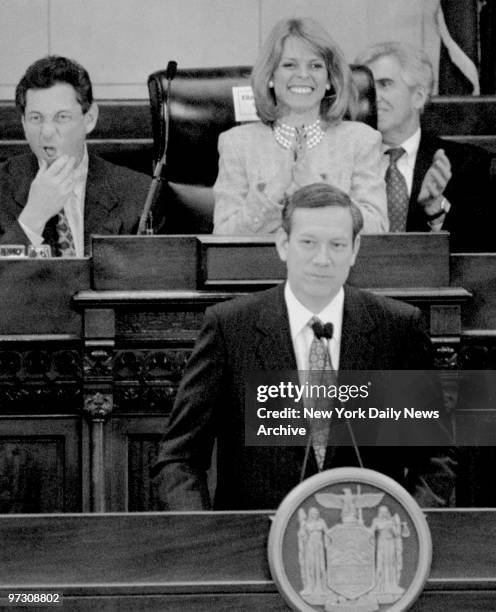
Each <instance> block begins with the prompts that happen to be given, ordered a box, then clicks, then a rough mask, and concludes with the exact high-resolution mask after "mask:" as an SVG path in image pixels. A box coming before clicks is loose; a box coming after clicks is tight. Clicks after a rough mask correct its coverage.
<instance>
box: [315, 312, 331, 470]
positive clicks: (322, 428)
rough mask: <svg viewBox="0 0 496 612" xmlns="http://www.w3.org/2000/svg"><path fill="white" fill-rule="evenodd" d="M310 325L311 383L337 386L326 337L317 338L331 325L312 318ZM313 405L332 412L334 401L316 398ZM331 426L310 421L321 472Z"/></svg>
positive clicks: (317, 420)
mask: <svg viewBox="0 0 496 612" xmlns="http://www.w3.org/2000/svg"><path fill="white" fill-rule="evenodd" d="M308 325H309V326H310V327H311V328H312V330H313V332H314V336H313V339H312V343H311V345H310V351H309V354H308V369H309V370H310V382H311V384H313V385H324V386H325V387H328V386H329V385H332V384H336V372H335V371H334V368H333V367H332V362H331V355H330V353H329V350H328V347H327V340H326V337H317V336H318V335H319V336H320V335H321V333H322V331H320V333H317V332H316V329H320V330H323V329H327V328H328V325H329V324H327V325H326V326H325V327H324V326H323V325H322V321H321V320H320V319H319V318H318V317H312V318H311V319H310V321H309V322H308ZM331 330H332V328H331ZM330 337H332V331H331V333H330V334H327V338H329V339H330ZM312 404H313V407H314V408H315V409H316V410H330V409H331V408H332V399H329V398H327V397H320V398H315V397H314V401H313V402H312ZM329 424H330V422H329V420H327V419H309V426H310V433H311V436H312V446H313V449H314V452H315V459H316V461H317V465H318V467H319V470H321V469H322V467H323V465H324V459H325V455H326V450H327V441H328V438H329Z"/></svg>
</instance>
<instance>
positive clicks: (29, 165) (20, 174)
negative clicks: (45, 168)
mask: <svg viewBox="0 0 496 612" xmlns="http://www.w3.org/2000/svg"><path fill="white" fill-rule="evenodd" d="M20 159H22V158H20ZM12 167H13V172H12V178H13V183H14V185H15V186H16V189H15V192H14V199H15V201H16V204H17V205H18V207H19V213H20V212H21V210H22V209H23V208H24V206H25V205H26V202H27V201H28V195H29V189H30V187H31V183H32V182H33V179H34V177H35V176H36V173H37V172H38V170H39V165H38V160H37V159H36V157H35V156H34V155H32V154H27V155H26V156H25V160H24V162H23V163H19V164H16V165H13V166H12Z"/></svg>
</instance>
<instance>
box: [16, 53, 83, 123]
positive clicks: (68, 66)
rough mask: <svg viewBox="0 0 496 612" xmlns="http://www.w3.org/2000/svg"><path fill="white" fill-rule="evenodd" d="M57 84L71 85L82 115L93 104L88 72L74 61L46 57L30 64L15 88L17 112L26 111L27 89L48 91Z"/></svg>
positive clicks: (22, 112) (57, 57)
mask: <svg viewBox="0 0 496 612" xmlns="http://www.w3.org/2000/svg"><path fill="white" fill-rule="evenodd" d="M57 83H67V84H68V85H72V86H73V87H74V89H75V91H76V98H77V101H78V102H79V104H81V108H82V109H83V113H86V112H87V111H88V110H89V108H90V106H91V105H92V104H93V90H92V87H91V80H90V76H89V74H88V72H87V71H86V70H85V69H84V68H83V67H82V66H81V65H80V64H78V63H77V62H75V61H74V60H71V59H68V58H67V57H62V56H60V55H48V56H47V57H43V58H42V59H39V60H37V61H36V62H34V64H31V66H29V68H28V69H27V70H26V72H25V74H24V76H23V77H22V79H21V80H20V81H19V83H18V85H17V87H16V93H15V103H16V107H17V109H18V110H19V112H20V113H21V114H22V115H24V111H25V110H26V93H27V91H28V89H48V88H49V87H53V85H56V84H57Z"/></svg>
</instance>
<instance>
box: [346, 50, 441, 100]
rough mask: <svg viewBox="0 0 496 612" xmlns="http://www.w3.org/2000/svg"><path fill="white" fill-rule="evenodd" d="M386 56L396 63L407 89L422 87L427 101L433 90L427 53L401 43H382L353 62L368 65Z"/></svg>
mask: <svg viewBox="0 0 496 612" xmlns="http://www.w3.org/2000/svg"><path fill="white" fill-rule="evenodd" d="M388 55H390V56H392V57H394V58H396V60H397V61H398V63H399V65H400V66H401V73H402V77H403V80H404V81H405V83H406V84H407V85H408V86H409V87H418V86H420V87H423V88H424V90H425V93H426V97H427V100H428V99H429V97H430V96H431V95H432V91H433V88H434V71H433V69H432V64H431V62H430V59H429V57H428V55H427V53H425V51H423V50H422V49H420V48H418V47H415V46H414V45H410V44H408V43H403V42H397V41H388V42H382V43H378V44H376V45H372V46H371V47H368V48H367V49H365V51H363V52H362V53H360V55H358V57H357V58H356V60H355V61H356V62H357V63H359V64H365V65H368V64H370V63H372V62H374V61H375V60H377V59H379V58H380V57H384V56H388Z"/></svg>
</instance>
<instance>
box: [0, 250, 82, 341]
mask: <svg viewBox="0 0 496 612" xmlns="http://www.w3.org/2000/svg"><path fill="white" fill-rule="evenodd" d="M0 286H1V287H2V291H0V334H1V335H17V334H21V335H22V334H29V335H33V334H70V335H78V336H79V335H81V314H80V313H78V312H77V311H76V310H74V308H73V307H72V296H73V295H74V294H75V293H77V292H78V291H81V290H83V289H88V288H89V286H90V261H89V259H60V258H54V259H29V258H22V259H0Z"/></svg>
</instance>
